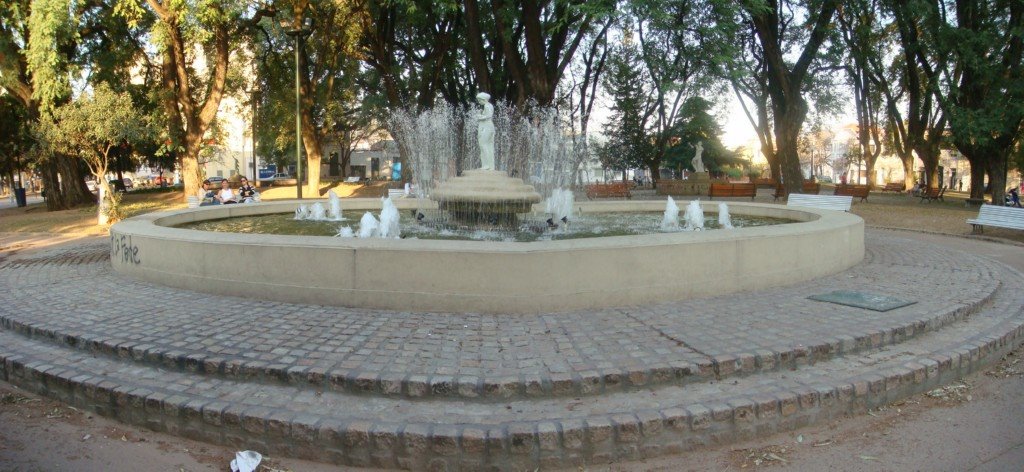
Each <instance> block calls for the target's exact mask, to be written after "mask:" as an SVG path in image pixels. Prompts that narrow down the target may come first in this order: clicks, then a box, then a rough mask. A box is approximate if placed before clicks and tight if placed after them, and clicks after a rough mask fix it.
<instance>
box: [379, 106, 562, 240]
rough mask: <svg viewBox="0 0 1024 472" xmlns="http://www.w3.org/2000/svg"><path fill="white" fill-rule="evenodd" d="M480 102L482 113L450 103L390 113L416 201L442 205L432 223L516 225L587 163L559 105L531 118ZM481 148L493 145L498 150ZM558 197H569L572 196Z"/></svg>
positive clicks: (539, 110) (499, 228)
mask: <svg viewBox="0 0 1024 472" xmlns="http://www.w3.org/2000/svg"><path fill="white" fill-rule="evenodd" d="M484 98H485V97H484ZM480 101H481V105H483V107H482V109H477V110H472V109H471V110H464V109H461V108H456V107H452V106H448V105H438V106H435V107H433V108H431V109H429V110H426V111H422V112H418V111H416V110H412V109H405V110H399V111H397V112H394V113H393V114H392V116H391V118H390V122H391V127H392V129H393V130H394V132H395V137H396V140H397V142H398V145H399V147H400V148H402V149H403V150H404V151H405V153H406V155H407V156H408V157H409V163H410V166H409V167H410V170H411V171H412V180H413V184H414V187H415V188H416V189H417V191H416V195H417V198H430V199H432V200H435V201H437V202H438V207H439V208H440V209H441V210H443V211H442V212H441V214H439V215H437V216H436V217H432V218H431V222H432V224H434V225H436V226H441V227H450V226H469V227H483V228H485V229H487V230H488V231H496V230H497V231H507V230H514V229H517V228H518V227H519V224H518V219H517V216H516V215H517V214H522V213H527V212H530V211H531V209H532V205H533V204H534V203H539V202H540V201H541V199H542V196H548V197H551V196H554V193H555V191H556V189H562V188H564V187H566V186H568V185H569V184H571V183H572V182H573V180H574V178H575V177H576V176H577V172H578V169H579V168H580V166H579V162H580V161H581V160H580V159H577V157H578V156H577V155H576V151H574V148H573V146H572V145H571V140H570V139H567V138H568V136H567V135H566V133H565V129H567V126H565V125H564V123H563V121H562V119H561V117H560V116H559V114H558V112H557V110H555V109H549V108H534V109H532V110H531V111H530V113H529V114H528V115H527V114H526V113H524V112H522V111H521V110H519V109H516V108H513V107H510V106H507V105H505V104H503V103H498V104H496V105H494V106H493V107H491V105H489V104H488V103H486V102H485V100H480ZM491 108H493V112H492V110H491ZM480 130H483V131H480ZM480 133H484V134H483V135H481V134H480ZM491 133H493V140H492V139H491V136H490V134H491ZM481 138H482V139H481ZM481 146H493V151H490V150H484V149H481ZM481 156H486V158H485V159H484V160H481ZM492 156H493V157H492ZM485 161H486V162H485ZM491 169H493V170H491ZM564 191H565V192H568V190H564ZM556 198H557V199H562V201H564V198H565V194H564V193H561V195H560V196H559V197H556ZM571 207H572V204H571V203H570V204H569V206H568V208H569V209H570V212H571ZM425 208H427V205H423V207H422V208H421V209H425ZM564 216H568V215H567V214H562V215H559V216H558V217H557V218H559V219H560V218H561V217H564Z"/></svg>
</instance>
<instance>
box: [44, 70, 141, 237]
mask: <svg viewBox="0 0 1024 472" xmlns="http://www.w3.org/2000/svg"><path fill="white" fill-rule="evenodd" d="M38 135H39V137H40V138H41V140H42V141H43V142H45V143H46V146H47V147H48V148H49V150H50V151H51V152H64V153H67V154H69V155H77V156H78V157H79V158H81V159H82V160H83V161H84V162H85V163H86V165H88V167H89V170H90V171H91V172H92V174H93V176H95V177H96V182H97V183H98V184H99V185H100V186H101V187H103V188H104V190H105V194H106V195H107V196H108V198H111V196H112V195H113V194H112V193H111V191H110V190H111V189H110V186H109V184H108V182H107V178H106V175H107V171H108V170H109V168H110V165H111V158H112V154H113V153H114V152H115V151H116V149H117V148H128V147H130V146H131V145H132V144H135V143H142V142H145V141H148V140H151V138H152V134H151V132H150V128H149V126H148V124H147V120H146V117H145V116H143V115H142V114H141V113H139V111H138V110H137V109H136V107H135V104H134V103H133V102H132V98H131V96H129V95H128V94H127V93H116V92H114V91H113V90H111V89H110V87H109V86H108V85H106V84H99V85H98V86H96V87H95V89H93V91H92V93H90V94H87V95H84V96H82V97H79V98H78V100H75V101H74V102H71V103H66V104H64V105H61V106H59V107H57V108H56V109H55V110H54V112H53V115H52V116H45V117H44V118H43V119H42V120H40V123H39V126H38ZM102 222H103V221H102V219H101V223H102Z"/></svg>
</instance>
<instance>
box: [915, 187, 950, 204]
mask: <svg viewBox="0 0 1024 472" xmlns="http://www.w3.org/2000/svg"><path fill="white" fill-rule="evenodd" d="M945 193H946V187H942V188H929V189H925V190H924V191H922V192H921V194H920V195H918V196H919V197H921V201H920V202H918V203H921V202H925V201H927V202H929V203H931V201H932V200H938V201H940V202H944V201H945V200H943V199H942V195H943V194H945Z"/></svg>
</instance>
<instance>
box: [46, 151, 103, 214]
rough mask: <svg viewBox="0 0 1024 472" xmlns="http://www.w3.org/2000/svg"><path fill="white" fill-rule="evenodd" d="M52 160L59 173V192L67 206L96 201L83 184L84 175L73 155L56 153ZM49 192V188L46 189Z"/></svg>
mask: <svg viewBox="0 0 1024 472" xmlns="http://www.w3.org/2000/svg"><path fill="white" fill-rule="evenodd" d="M53 160H54V162H55V163H56V166H57V173H58V174H60V181H61V182H60V192H61V193H62V194H63V196H62V198H63V200H64V202H65V204H66V205H67V207H68V208H70V207H76V206H80V205H92V204H94V203H96V197H95V196H94V195H93V194H92V192H90V191H89V187H86V185H85V175H84V174H83V173H82V169H81V168H79V162H80V161H78V160H76V159H75V158H73V157H70V156H66V155H63V154H56V155H54V156H53ZM47 194H49V189H47Z"/></svg>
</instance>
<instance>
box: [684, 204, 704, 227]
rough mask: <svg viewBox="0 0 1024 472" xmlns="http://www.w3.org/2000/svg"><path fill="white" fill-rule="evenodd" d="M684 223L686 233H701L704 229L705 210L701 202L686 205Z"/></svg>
mask: <svg viewBox="0 0 1024 472" xmlns="http://www.w3.org/2000/svg"><path fill="white" fill-rule="evenodd" d="M683 221H684V222H686V226H684V227H683V229H684V230H686V231H700V230H703V229H704V209H703V208H701V206H700V200H692V201H690V204H689V205H686V212H685V213H683Z"/></svg>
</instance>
